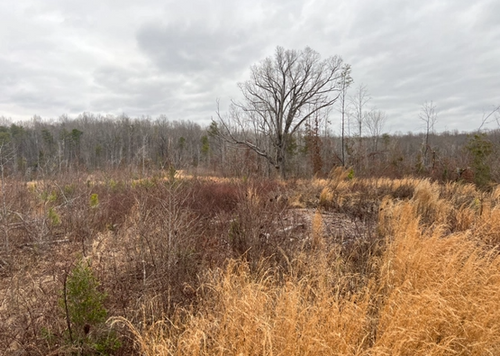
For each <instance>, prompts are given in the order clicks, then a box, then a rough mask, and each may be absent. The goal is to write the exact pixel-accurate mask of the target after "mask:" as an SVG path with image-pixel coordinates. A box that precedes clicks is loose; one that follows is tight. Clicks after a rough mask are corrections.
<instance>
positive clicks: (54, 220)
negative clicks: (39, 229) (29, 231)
mask: <svg viewBox="0 0 500 356" xmlns="http://www.w3.org/2000/svg"><path fill="white" fill-rule="evenodd" d="M48 218H49V221H50V223H51V225H52V226H58V225H60V224H61V218H60V217H59V214H57V213H56V212H55V210H54V209H53V208H50V209H49V212H48Z"/></svg>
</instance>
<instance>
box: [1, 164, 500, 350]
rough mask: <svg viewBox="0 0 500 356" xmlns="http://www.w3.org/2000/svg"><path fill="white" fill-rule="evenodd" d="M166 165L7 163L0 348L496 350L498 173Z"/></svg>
mask: <svg viewBox="0 0 500 356" xmlns="http://www.w3.org/2000/svg"><path fill="white" fill-rule="evenodd" d="M173 173H175V172H171V174H170V175H166V176H159V175H158V176H155V177H153V176H152V177H149V178H143V179H135V180H134V179H132V178H129V177H124V176H123V175H122V176H120V175H118V174H116V175H112V174H108V175H104V174H99V175H97V176H92V177H88V176H81V177H80V176H61V177H59V178H57V179H53V180H44V181H38V182H30V183H28V184H26V183H24V182H18V181H9V180H5V182H4V184H5V185H4V187H5V190H4V194H3V196H2V201H1V220H0V228H1V230H0V237H1V240H0V244H1V250H0V350H5V351H4V353H3V354H6V355H49V354H52V355H64V354H68V355H69V354H81V355H92V354H96V355H97V354H111V355H130V354H137V355H151V356H152V355H496V354H499V353H500V311H499V308H498V305H499V303H500V256H499V251H498V246H499V243H500V189H499V188H495V187H493V188H491V189H490V190H489V191H480V190H478V189H476V188H475V186H473V185H471V184H463V183H447V184H438V183H433V182H431V181H430V180H426V179H413V178H404V179H399V180H392V179H385V178H380V179H376V178H373V179H358V178H352V177H350V176H349V172H344V171H342V170H335V171H334V172H332V174H331V175H330V177H329V178H328V179H313V180H295V181H292V180H290V181H276V180H263V179H261V180H251V179H245V180H238V179H215V178H213V179H208V178H200V177H193V176H189V175H187V174H185V175H183V176H182V175H175V174H173ZM80 306H84V308H82V307H80Z"/></svg>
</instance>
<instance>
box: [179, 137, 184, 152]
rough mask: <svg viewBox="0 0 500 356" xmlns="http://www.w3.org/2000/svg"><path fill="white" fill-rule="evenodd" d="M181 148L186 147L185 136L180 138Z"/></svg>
mask: <svg viewBox="0 0 500 356" xmlns="http://www.w3.org/2000/svg"><path fill="white" fill-rule="evenodd" d="M178 145H179V149H181V150H183V149H184V148H185V147H186V139H185V138H184V137H180V138H179V142H178Z"/></svg>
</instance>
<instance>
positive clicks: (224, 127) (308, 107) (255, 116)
mask: <svg viewBox="0 0 500 356" xmlns="http://www.w3.org/2000/svg"><path fill="white" fill-rule="evenodd" d="M341 65H342V59H341V58H340V57H337V56H333V57H329V58H327V59H324V60H321V58H320V55H319V54H318V53H317V52H315V51H313V50H312V49H310V48H306V49H304V50H301V51H296V50H285V49H284V48H282V47H277V49H276V53H275V55H274V57H273V58H270V57H268V58H266V59H264V60H263V61H261V62H259V63H258V64H256V65H254V66H252V67H251V78H250V80H248V81H246V82H244V83H240V84H239V88H240V90H241V92H242V94H243V100H242V101H239V102H236V101H233V102H232V104H231V106H230V109H229V113H228V115H227V116H223V115H222V114H221V113H220V111H219V107H217V117H218V124H219V125H218V127H219V134H220V135H221V136H222V137H223V138H225V139H226V140H227V141H229V142H232V143H234V144H238V145H242V146H246V147H248V148H250V149H251V150H253V151H254V152H255V153H257V154H258V155H259V156H261V157H264V158H265V159H266V160H267V161H268V162H269V163H270V164H271V165H273V166H274V167H275V168H276V169H277V171H278V173H279V174H280V175H281V176H282V177H284V176H285V174H286V167H287V165H286V153H287V148H288V145H289V144H290V141H291V138H292V136H293V134H294V133H296V132H297V130H298V129H299V128H300V127H301V126H302V125H303V124H304V122H305V121H306V120H307V119H308V118H310V117H312V116H313V115H315V114H317V113H319V112H321V111H323V110H325V109H327V108H328V107H330V106H332V105H333V104H334V103H335V101H336V100H337V98H338V96H339V91H340V87H339V79H340V76H341Z"/></svg>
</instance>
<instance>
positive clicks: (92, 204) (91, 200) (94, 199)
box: [90, 193, 99, 208]
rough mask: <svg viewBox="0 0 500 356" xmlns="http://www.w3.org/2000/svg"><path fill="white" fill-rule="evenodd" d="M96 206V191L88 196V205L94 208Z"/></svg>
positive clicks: (97, 200)
mask: <svg viewBox="0 0 500 356" xmlns="http://www.w3.org/2000/svg"><path fill="white" fill-rule="evenodd" d="M97 206H99V196H98V195H97V193H94V194H92V195H91V196H90V207H91V208H96V207H97Z"/></svg>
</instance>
